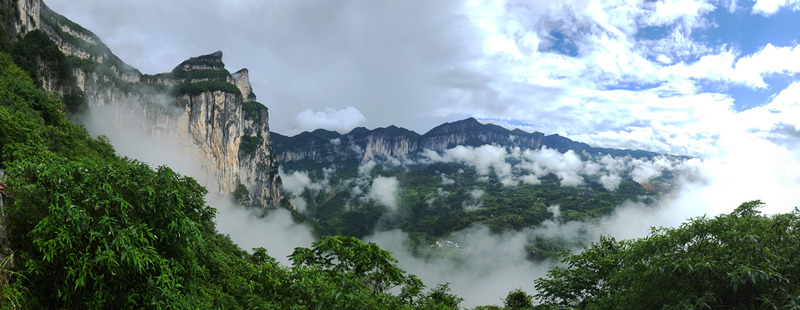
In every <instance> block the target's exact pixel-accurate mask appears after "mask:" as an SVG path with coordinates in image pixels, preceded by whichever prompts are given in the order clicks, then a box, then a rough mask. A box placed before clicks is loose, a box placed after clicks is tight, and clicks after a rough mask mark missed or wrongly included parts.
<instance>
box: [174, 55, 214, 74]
mask: <svg viewBox="0 0 800 310" xmlns="http://www.w3.org/2000/svg"><path fill="white" fill-rule="evenodd" d="M186 67H195V68H202V69H215V70H216V69H222V68H225V64H224V63H222V52H215V53H211V54H208V55H201V56H197V57H192V58H189V59H187V60H184V61H183V62H182V63H180V64H179V65H178V66H177V67H176V68H175V70H173V72H176V71H180V68H186Z"/></svg>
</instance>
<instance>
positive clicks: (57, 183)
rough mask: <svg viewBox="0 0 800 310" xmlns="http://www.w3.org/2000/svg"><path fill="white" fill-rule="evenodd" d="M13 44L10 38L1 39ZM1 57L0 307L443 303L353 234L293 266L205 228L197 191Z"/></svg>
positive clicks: (209, 218) (301, 253)
mask: <svg viewBox="0 0 800 310" xmlns="http://www.w3.org/2000/svg"><path fill="white" fill-rule="evenodd" d="M12 50H13V49H12ZM12 59H13V57H12V56H11V55H9V54H6V53H2V54H0V146H2V151H1V152H0V169H2V170H5V180H4V183H5V184H6V185H7V187H8V188H9V189H10V191H11V194H10V195H9V196H8V197H6V205H5V207H4V211H5V212H4V213H5V215H6V220H7V229H8V239H9V241H10V245H11V252H10V253H2V254H3V255H4V259H3V264H2V272H0V280H2V281H0V285H1V286H0V308H4V309H39V308H44V309H86V308H90V309H103V308H106V309H107V308H176V309H188V308H194V309H197V308H200V309H209V308H216V309H264V308H276V309H287V308H319V307H323V308H329V309H333V308H354V309H356V308H357V309H384V308H387V307H388V308H420V307H422V308H442V307H444V308H452V307H455V306H457V305H458V303H459V299H458V298H457V297H455V296H452V295H449V294H447V287H446V286H441V287H438V288H435V289H433V290H430V291H423V288H424V285H423V284H422V282H421V281H419V280H418V279H417V278H416V277H414V276H413V275H408V274H406V273H405V272H404V271H402V270H400V269H399V268H397V267H396V265H395V261H394V259H393V258H392V257H391V255H390V253H388V252H385V251H383V250H381V249H379V248H378V247H377V246H376V245H375V244H367V243H363V242H361V241H359V240H357V239H354V238H346V237H332V238H323V239H322V240H320V241H319V242H317V243H315V244H314V246H313V248H311V249H304V248H298V249H297V250H296V251H295V254H293V255H292V257H291V260H292V262H293V265H292V266H281V265H280V264H278V263H276V261H275V259H273V258H272V257H270V256H269V255H268V254H267V250H265V249H256V250H255V251H254V252H253V254H249V253H248V252H246V251H244V250H242V249H240V248H238V247H237V246H236V245H235V244H234V243H233V242H232V241H231V240H230V239H229V238H228V237H226V236H224V235H220V234H218V233H217V232H216V230H215V227H214V217H215V214H216V210H215V209H214V208H212V207H210V206H208V205H207V204H206V202H205V200H204V195H205V194H206V192H207V191H206V189H205V188H203V187H201V186H200V185H198V183H197V182H196V181H195V180H194V179H191V178H188V177H184V176H181V175H179V174H177V173H175V172H174V171H172V170H171V169H170V168H169V167H157V168H152V167H149V166H148V165H146V164H144V163H141V162H137V161H136V160H133V159H128V158H120V157H118V156H117V155H115V153H114V150H113V147H112V146H111V145H110V144H109V143H108V141H107V140H106V139H105V138H103V137H99V138H92V137H90V136H89V134H88V133H87V132H86V130H85V129H84V128H82V127H81V126H78V125H75V124H73V123H71V122H70V121H69V120H68V119H67V118H66V115H65V112H64V108H65V106H64V103H63V102H62V101H61V99H60V98H59V97H58V96H57V95H54V94H52V93H47V92H45V91H43V90H41V89H40V88H38V87H37V86H36V85H35V84H34V81H33V80H32V79H31V77H30V74H29V73H27V72H25V71H23V70H22V69H20V67H19V66H17V65H16V64H15V63H14V61H13V60H12Z"/></svg>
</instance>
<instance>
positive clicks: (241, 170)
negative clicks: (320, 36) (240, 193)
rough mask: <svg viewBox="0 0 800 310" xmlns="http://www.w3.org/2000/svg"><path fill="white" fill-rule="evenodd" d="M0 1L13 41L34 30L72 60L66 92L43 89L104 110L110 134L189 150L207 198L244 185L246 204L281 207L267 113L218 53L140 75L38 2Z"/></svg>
mask: <svg viewBox="0 0 800 310" xmlns="http://www.w3.org/2000/svg"><path fill="white" fill-rule="evenodd" d="M0 1H3V2H2V3H3V5H4V6H5V7H6V8H7V7H8V6H9V5H16V6H18V9H19V10H18V11H19V13H20V14H19V15H20V16H19V18H18V20H17V21H16V22H15V24H14V25H17V26H15V27H16V28H15V31H16V34H19V35H24V34H25V33H27V32H30V31H32V30H35V29H41V30H42V31H43V32H44V33H45V34H46V35H47V36H48V37H50V38H51V39H52V40H53V42H55V44H56V45H57V46H58V48H59V50H61V52H62V53H64V55H66V56H67V57H72V58H74V59H75V61H73V63H75V64H77V65H76V66H75V67H73V68H72V69H73V72H72V73H73V76H74V84H73V85H74V86H70V87H72V89H70V87H60V88H59V87H56V86H55V85H63V84H66V83H59V81H49V80H48V81H42V84H43V85H44V86H45V87H48V86H50V88H49V89H48V88H46V89H48V90H50V91H54V92H57V93H61V94H62V95H66V94H74V93H75V92H76V91H78V92H80V94H82V95H83V97H84V98H85V99H86V101H87V102H88V109H90V110H91V109H98V108H102V109H103V110H104V111H110V115H108V116H107V117H108V118H110V120H111V121H113V122H114V123H116V124H117V126H118V127H121V126H131V127H133V129H136V130H139V131H142V132H146V134H147V135H149V136H150V137H151V138H154V139H156V140H159V141H163V140H167V139H169V140H168V141H167V142H170V143H173V144H176V145H177V146H179V147H180V148H182V149H184V150H187V151H189V152H190V153H191V154H192V155H193V156H194V157H195V158H197V159H199V160H200V161H201V162H202V165H203V168H204V169H205V170H206V171H205V172H206V174H207V175H210V176H213V180H210V181H207V182H204V183H206V185H207V187H208V188H209V190H210V191H218V192H220V193H222V194H229V193H232V192H233V191H234V190H235V189H236V188H237V186H238V185H239V184H244V185H245V186H247V188H248V190H249V191H250V193H251V194H250V195H251V197H250V198H251V202H252V203H253V204H254V205H259V206H266V205H277V204H279V203H280V202H281V200H283V192H282V190H281V180H280V176H279V174H278V166H277V159H276V157H275V154H274V152H273V151H272V144H271V140H270V133H269V116H268V113H267V108H266V107H264V106H263V105H261V104H260V103H256V102H254V101H255V95H254V94H253V92H252V87H251V86H250V82H249V76H248V71H247V70H246V69H242V70H240V71H238V72H236V73H235V74H233V75H231V74H230V73H229V72H228V71H227V70H226V69H225V64H224V63H223V62H222V52H214V53H211V54H208V55H202V56H198V57H193V58H190V59H187V60H186V61H184V62H182V63H180V64H178V65H177V66H176V67H175V68H174V69H173V70H172V71H171V72H168V73H162V74H156V75H144V74H142V73H141V72H139V70H137V69H136V68H133V67H131V66H129V65H128V64H126V63H125V62H124V61H122V60H121V59H119V57H117V56H116V55H114V54H113V53H112V52H111V50H110V49H109V48H108V47H107V46H106V45H105V44H103V42H102V41H101V40H100V39H99V38H98V37H97V36H96V35H94V34H93V33H91V32H89V31H87V30H86V29H83V27H80V26H79V25H77V24H75V23H73V22H72V21H70V20H68V19H66V18H65V17H63V16H61V15H59V14H58V13H56V12H53V11H52V10H50V9H49V8H48V7H47V6H46V5H44V4H43V3H41V0H18V1H6V0H0ZM16 34H15V36H16ZM246 101H247V107H249V109H247V111H245V109H244V107H245V106H244V104H245V102H246ZM246 115H247V117H246ZM122 124H124V125H122ZM123 128H128V127H123ZM243 143H244V147H245V148H246V150H242V146H243Z"/></svg>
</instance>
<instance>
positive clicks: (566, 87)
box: [46, 0, 800, 156]
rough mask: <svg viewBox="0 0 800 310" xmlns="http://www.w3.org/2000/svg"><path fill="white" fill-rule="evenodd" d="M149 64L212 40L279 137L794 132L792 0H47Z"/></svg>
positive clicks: (655, 140)
mask: <svg viewBox="0 0 800 310" xmlns="http://www.w3.org/2000/svg"><path fill="white" fill-rule="evenodd" d="M46 4H47V5H48V6H50V7H51V8H52V9H54V10H55V11H57V12H59V13H61V14H63V15H65V16H66V17H68V18H70V19H71V20H73V21H75V22H77V23H79V24H81V25H82V26H84V27H85V28H87V29H90V30H92V31H93V32H95V33H96V34H97V35H98V36H99V37H100V38H101V39H102V40H103V41H104V42H105V43H106V44H107V45H108V46H109V47H110V48H111V49H112V51H113V52H115V53H116V54H117V55H118V56H120V57H121V58H122V59H123V60H124V61H126V62H128V63H129V64H131V65H133V66H134V67H136V68H138V69H139V70H141V71H142V72H143V73H148V74H154V73H159V72H166V71H170V70H171V69H172V68H174V67H175V66H176V65H177V64H178V63H180V62H181V61H183V60H185V59H187V58H189V57H192V56H197V55H202V54H207V53H211V52H214V51H217V50H221V51H222V52H223V53H224V59H223V60H224V62H225V63H226V65H227V67H228V69H229V70H230V71H232V72H233V71H236V70H238V69H240V68H248V69H249V72H250V79H251V82H252V84H253V88H254V92H255V93H256V95H258V98H259V101H260V102H262V103H263V104H265V105H266V106H268V107H269V108H270V113H271V116H272V117H271V118H270V121H271V123H270V125H271V126H272V127H271V128H272V130H273V131H275V132H278V133H282V134H287V135H294V134H297V133H300V132H301V131H305V130H313V129H316V128H326V129H330V130H336V131H339V132H341V133H345V132H348V131H350V130H351V129H352V128H354V127H357V126H365V127H367V128H376V127H385V126H389V125H397V126H402V127H406V128H409V129H411V130H414V131H417V132H419V133H424V132H426V131H428V130H429V129H431V128H432V127H434V126H436V125H438V124H440V123H442V122H446V121H454V120H459V119H463V118H466V117H475V118H477V119H479V120H481V121H483V122H492V123H496V124H500V125H504V126H507V127H515V128H521V129H523V130H527V131H540V132H544V133H547V134H551V133H559V134H562V135H565V136H568V137H570V138H573V139H576V140H580V141H583V142H587V143H590V144H592V145H597V146H604V147H620V148H635V149H645V150H651V151H658V152H665V153H674V154H682V155H692V156H704V155H709V153H713V152H714V149H715V148H716V147H717V144H718V138H719V136H720V135H723V134H725V133H726V132H734V131H735V132H755V131H757V132H758V133H759V134H760V135H761V136H762V137H763V138H769V139H773V140H781V141H791V140H793V139H797V137H798V136H800V131H798V122H800V121H799V120H798V118H797V117H791V116H790V115H797V114H796V112H798V111H797V110H798V102H797V100H796V99H795V98H797V96H796V93H798V92H800V83H798V73H800V61H797V59H800V47H798V42H797V37H798V34H800V12H798V10H800V1H797V0H758V1H755V2H753V1H735V0H729V1H704V0H666V1H628V0H624V1H613V0H605V1H596V0H581V1H511V0H509V1H423V0H412V1H357V0H340V1H312V0H298V1H262V0H224V1H223V0H209V1H189V0H175V1H155V0H136V1H133V0H121V1H102V0H69V1H67V0H48V1H46Z"/></svg>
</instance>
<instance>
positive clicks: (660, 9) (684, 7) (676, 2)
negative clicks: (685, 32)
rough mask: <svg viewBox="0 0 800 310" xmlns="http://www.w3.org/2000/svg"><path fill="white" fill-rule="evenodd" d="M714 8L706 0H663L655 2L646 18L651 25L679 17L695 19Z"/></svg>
mask: <svg viewBox="0 0 800 310" xmlns="http://www.w3.org/2000/svg"><path fill="white" fill-rule="evenodd" d="M712 10H714V5H712V4H711V3H708V2H706V1H702V0H701V1H695V0H665V1H658V2H656V3H655V9H654V13H653V14H652V15H650V18H649V19H648V21H649V23H650V24H651V25H668V24H671V23H674V22H675V21H676V20H678V19H680V18H684V19H689V20H696V19H698V18H700V17H701V15H702V14H704V13H706V12H709V11H712Z"/></svg>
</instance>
